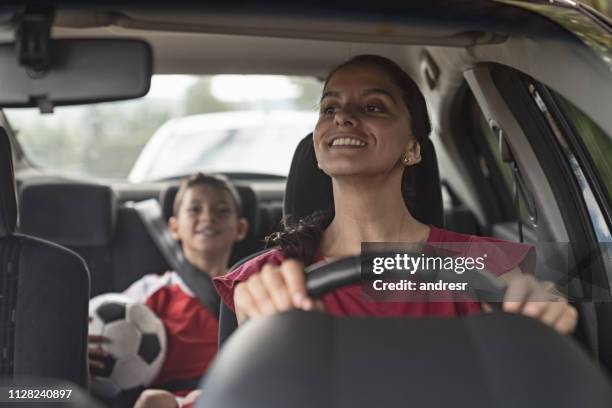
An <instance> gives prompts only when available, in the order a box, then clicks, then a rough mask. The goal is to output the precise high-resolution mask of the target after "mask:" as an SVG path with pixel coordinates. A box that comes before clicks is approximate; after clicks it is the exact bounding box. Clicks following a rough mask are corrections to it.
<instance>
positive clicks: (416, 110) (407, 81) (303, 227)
mask: <svg viewBox="0 0 612 408" xmlns="http://www.w3.org/2000/svg"><path fill="white" fill-rule="evenodd" d="M357 67H358V68H362V67H366V68H374V69H378V70H380V71H382V72H384V73H385V74H386V75H387V76H388V78H389V79H390V80H391V81H392V82H393V83H394V84H395V85H396V86H397V87H398V88H399V90H400V92H401V95H402V100H403V101H404V104H405V105H406V108H407V109H408V111H409V112H410V125H411V131H412V135H413V136H414V137H415V139H416V140H417V141H418V142H419V143H420V144H421V146H423V141H424V140H425V139H426V138H427V137H428V135H429V133H430V131H431V124H430V121H429V115H428V113H427V105H426V103H425V97H424V96H423V94H422V93H421V91H420V90H419V87H418V86H417V84H416V83H415V82H414V80H413V79H412V78H411V77H410V76H409V75H408V74H407V73H406V72H405V71H404V70H403V69H402V68H400V67H399V66H398V65H397V64H396V63H395V62H393V61H391V60H390V59H388V58H385V57H381V56H378V55H358V56H356V57H353V58H351V59H349V60H348V61H346V62H344V63H342V64H340V65H338V66H337V67H336V68H334V69H333V70H332V71H331V72H330V73H329V75H328V76H327V79H326V80H325V86H324V88H323V89H325V88H327V84H328V82H329V80H330V79H331V78H332V76H333V75H334V74H335V73H336V72H338V71H339V70H341V69H345V68H357ZM417 166H419V165H415V166H410V167H408V166H407V167H405V169H404V173H403V176H402V194H403V197H404V201H405V202H406V205H407V206H408V208H409V209H410V210H411V212H412V210H413V208H411V207H414V206H413V205H411V203H413V202H414V201H415V200H416V198H417V197H416V194H415V186H416V178H417V177H416V172H415V171H414V168H415V167H417ZM413 215H415V214H414V213H413ZM333 217H334V214H333V210H332V211H317V212H315V213H314V214H312V215H310V216H307V217H304V218H301V219H297V220H296V219H292V218H284V219H283V220H282V221H281V230H280V231H279V232H276V233H273V234H271V235H269V236H268V237H266V244H267V245H270V244H272V245H278V246H279V247H280V250H281V252H282V253H283V256H285V257H286V258H296V259H299V260H300V261H302V262H303V263H304V264H305V265H308V264H311V263H312V262H314V260H315V258H316V255H317V251H318V250H319V245H320V243H321V237H322V235H323V231H324V230H325V228H327V227H328V226H329V224H330V223H331V221H332V219H333Z"/></svg>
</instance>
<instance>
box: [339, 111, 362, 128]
mask: <svg viewBox="0 0 612 408" xmlns="http://www.w3.org/2000/svg"><path fill="white" fill-rule="evenodd" d="M357 121H358V119H357V115H355V114H354V113H353V112H352V111H351V109H350V108H347V107H344V108H342V109H338V110H337V111H336V114H335V115H334V122H335V124H336V126H355V125H356V124H357Z"/></svg>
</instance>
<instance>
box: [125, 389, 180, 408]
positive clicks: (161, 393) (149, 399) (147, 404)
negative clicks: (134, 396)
mask: <svg viewBox="0 0 612 408" xmlns="http://www.w3.org/2000/svg"><path fill="white" fill-rule="evenodd" d="M178 406H179V404H178V402H177V401H176V398H175V397H174V395H172V394H171V393H169V392H168V391H165V390H154V389H151V390H144V391H143V392H142V394H140V397H138V400H137V401H136V403H135V404H134V408H178Z"/></svg>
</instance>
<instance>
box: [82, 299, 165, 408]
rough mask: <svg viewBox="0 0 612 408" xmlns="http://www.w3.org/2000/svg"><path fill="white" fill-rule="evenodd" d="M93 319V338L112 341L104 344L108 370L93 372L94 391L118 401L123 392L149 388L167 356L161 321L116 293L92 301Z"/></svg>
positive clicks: (90, 313) (106, 368)
mask: <svg viewBox="0 0 612 408" xmlns="http://www.w3.org/2000/svg"><path fill="white" fill-rule="evenodd" d="M89 316H91V319H90V322H89V334H94V335H102V336H105V337H107V338H109V340H110V341H109V342H107V343H102V344H101V347H102V348H103V349H104V350H105V351H107V352H108V353H109V354H110V356H109V357H107V358H106V359H105V360H104V365H105V367H104V369H99V368H96V369H94V368H92V369H91V374H92V382H91V387H92V389H93V391H94V392H95V393H96V394H97V395H100V396H103V397H107V398H115V397H116V396H117V395H119V393H121V392H122V391H126V390H130V389H133V388H137V387H140V386H142V387H147V386H149V385H150V384H151V383H152V382H153V380H154V379H155V377H157V375H158V374H159V371H160V369H161V367H162V365H163V363H164V358H165V355H166V345H167V342H166V332H165V330H164V325H163V323H162V322H161V320H159V318H158V317H157V316H155V314H154V313H153V312H152V311H151V309H149V308H148V307H147V306H146V305H144V304H142V303H136V302H134V301H133V300H132V299H130V298H129V297H127V296H124V295H121V294H115V293H106V294H103V295H99V296H96V297H94V298H93V299H91V300H90V301H89Z"/></svg>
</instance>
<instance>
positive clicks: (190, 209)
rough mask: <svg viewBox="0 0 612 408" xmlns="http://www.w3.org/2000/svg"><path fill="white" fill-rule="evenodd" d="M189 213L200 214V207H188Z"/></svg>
mask: <svg viewBox="0 0 612 408" xmlns="http://www.w3.org/2000/svg"><path fill="white" fill-rule="evenodd" d="M187 212H188V213H189V214H196V213H199V212H200V207H188V208H187Z"/></svg>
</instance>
